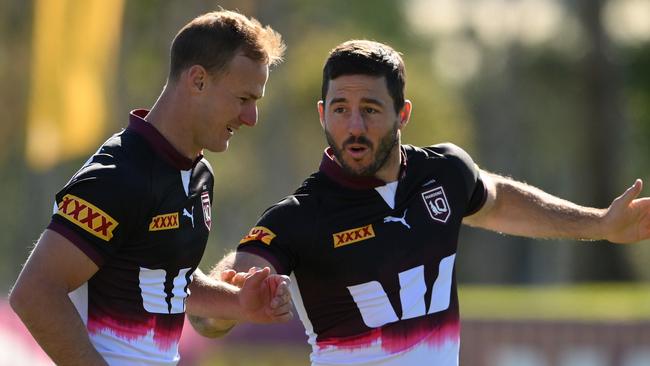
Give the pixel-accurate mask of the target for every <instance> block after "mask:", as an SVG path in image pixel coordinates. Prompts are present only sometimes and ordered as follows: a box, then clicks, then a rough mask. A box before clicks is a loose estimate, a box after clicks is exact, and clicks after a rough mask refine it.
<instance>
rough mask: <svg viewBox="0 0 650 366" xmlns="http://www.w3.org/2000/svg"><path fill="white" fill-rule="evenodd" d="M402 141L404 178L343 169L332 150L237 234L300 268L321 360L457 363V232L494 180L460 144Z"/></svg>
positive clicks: (254, 248)
mask: <svg viewBox="0 0 650 366" xmlns="http://www.w3.org/2000/svg"><path fill="white" fill-rule="evenodd" d="M401 153H402V166H401V170H400V177H399V180H398V181H396V182H391V183H385V182H382V181H379V180H377V179H375V178H355V177H350V176H349V175H346V173H345V172H344V171H343V170H342V169H341V168H340V167H339V165H337V164H336V163H335V162H334V161H333V160H332V157H331V152H329V151H326V154H325V155H324V156H323V161H322V163H321V166H320V170H319V172H317V173H314V174H313V175H311V176H310V177H309V178H308V179H307V180H305V182H304V183H303V185H302V186H301V187H300V188H299V189H298V190H297V191H296V192H295V193H294V194H293V195H291V196H289V197H287V198H286V199H284V200H283V201H281V202H279V203H278V204H276V205H274V206H273V207H271V208H269V209H268V210H267V211H266V212H265V213H264V214H263V215H262V217H261V218H260V219H259V221H258V223H257V224H256V226H255V227H254V228H253V229H251V231H250V233H249V234H248V235H247V236H246V237H244V239H242V241H241V242H240V245H239V247H238V251H242V252H249V253H253V254H257V255H260V256H262V257H264V258H265V259H267V260H268V261H269V262H270V263H272V264H273V266H274V267H275V268H276V270H277V271H278V272H279V273H283V274H290V275H291V276H292V279H293V283H292V295H293V299H294V303H295V305H296V308H297V309H298V312H299V315H300V318H301V320H302V322H303V324H304V326H305V329H306V333H307V335H308V336H309V343H310V344H311V345H312V349H313V352H312V356H311V360H312V363H313V365H343V364H345V365H417V364H427V365H444V366H447V365H457V363H458V350H459V339H460V337H459V316H458V299H457V294H456V283H455V275H454V260H455V256H456V248H457V243H458V233H459V229H460V225H461V222H462V219H463V217H464V216H467V215H470V214H472V213H474V212H476V211H478V210H479V209H480V208H481V207H482V206H483V203H484V201H485V198H486V191H485V187H484V185H483V182H482V180H481V178H480V175H479V170H478V168H477V167H476V166H475V164H474V163H473V162H472V160H471V158H470V157H469V155H467V153H465V152H464V151H463V150H461V149H460V148H459V147H457V146H455V145H452V144H440V145H435V146H431V147H424V148H418V147H414V146H410V145H402V146H401Z"/></svg>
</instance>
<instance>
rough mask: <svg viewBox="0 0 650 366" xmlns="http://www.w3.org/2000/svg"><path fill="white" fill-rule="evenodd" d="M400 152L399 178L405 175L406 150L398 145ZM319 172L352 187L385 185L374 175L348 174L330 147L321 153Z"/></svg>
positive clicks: (369, 187) (363, 187)
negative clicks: (337, 161)
mask: <svg viewBox="0 0 650 366" xmlns="http://www.w3.org/2000/svg"><path fill="white" fill-rule="evenodd" d="M400 153H401V155H402V162H401V163H400V170H399V179H400V180H401V179H402V178H404V176H405V175H406V150H405V149H404V146H400ZM318 170H320V171H321V172H323V173H324V174H325V175H327V176H328V177H329V178H330V179H332V180H333V181H335V182H336V183H338V184H340V185H342V186H344V187H348V188H352V189H372V188H375V187H381V186H384V185H386V182H384V181H383V180H381V179H379V178H375V177H357V176H354V175H350V174H348V173H347V172H346V171H345V170H343V168H341V166H340V165H339V164H337V163H336V161H334V153H333V152H332V148H331V147H328V148H326V149H325V152H324V153H323V159H322V160H321V163H320V167H319V168H318Z"/></svg>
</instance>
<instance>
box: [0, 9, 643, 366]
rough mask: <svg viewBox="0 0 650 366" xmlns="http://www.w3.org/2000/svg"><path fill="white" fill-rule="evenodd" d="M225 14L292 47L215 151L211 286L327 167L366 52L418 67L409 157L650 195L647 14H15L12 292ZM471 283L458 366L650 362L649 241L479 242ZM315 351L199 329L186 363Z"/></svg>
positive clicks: (9, 179)
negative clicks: (343, 62)
mask: <svg viewBox="0 0 650 366" xmlns="http://www.w3.org/2000/svg"><path fill="white" fill-rule="evenodd" d="M219 5H220V6H223V7H224V8H226V9H239V10H240V11H242V12H244V13H246V14H248V15H251V16H254V17H256V18H258V19H259V20H260V21H261V22H262V23H265V24H270V25H271V26H272V27H273V28H275V29H276V30H278V31H279V32H280V33H282V35H283V37H284V39H285V41H286V43H287V46H288V51H287V54H286V62H285V63H283V64H281V65H280V66H278V67H276V68H275V69H274V70H273V71H272V72H271V77H270V80H269V84H268V86H267V96H266V97H265V98H264V99H263V100H262V102H261V104H260V113H261V115H260V123H259V124H258V126H256V127H255V128H254V129H243V130H241V131H240V132H239V133H238V134H237V135H236V136H235V137H234V139H233V140H232V141H231V146H230V149H229V150H228V152H227V153H224V154H208V155H207V157H208V159H209V160H210V162H211V163H212V166H213V167H214V171H215V176H216V182H215V192H214V193H215V195H214V197H215V199H214V204H213V208H212V209H213V211H212V212H213V220H214V223H213V230H212V236H211V237H210V242H209V245H208V249H207V251H206V253H205V256H204V258H203V261H202V265H201V266H202V268H204V269H206V270H207V269H209V268H210V267H211V265H213V264H214V263H215V262H216V261H217V260H219V258H221V257H222V256H223V254H224V253H226V252H227V251H229V250H231V249H233V248H234V247H235V245H236V243H237V242H238V241H239V239H240V238H241V237H242V236H243V235H244V234H245V233H246V232H247V231H248V229H249V228H250V226H251V225H252V224H253V223H254V222H255V220H256V219H257V217H258V215H259V214H260V213H261V211H262V210H263V209H264V208H266V207H267V206H269V205H271V204H273V203H275V202H276V201H278V200H279V199H281V198H282V197H283V196H285V195H287V194H290V193H291V192H292V191H293V189H294V188H295V187H297V186H298V185H299V184H300V183H301V181H302V179H303V178H304V177H306V176H307V175H308V174H309V173H311V172H312V171H314V170H315V169H316V168H317V164H318V162H319V161H320V157H321V154H322V150H323V148H324V139H323V136H322V131H321V128H320V125H319V123H318V120H317V114H316V102H317V100H318V99H319V96H320V83H321V68H322V64H323V61H324V59H325V57H327V54H328V51H329V50H330V49H331V48H333V47H334V46H336V45H337V44H338V43H340V42H342V41H345V40H348V39H352V38H369V39H374V40H378V41H382V42H386V43H389V44H391V45H392V46H394V47H395V48H396V49H398V50H399V51H401V52H402V53H403V57H404V60H405V61H406V64H407V97H408V98H409V99H411V100H412V101H413V103H414V111H413V116H412V120H411V123H410V124H409V125H408V128H407V129H406V131H405V133H404V136H403V140H404V141H403V142H405V143H412V144H416V145H428V144H434V143H438V142H443V141H451V142H454V143H456V144H458V145H460V146H462V147H464V148H465V149H466V150H467V151H469V152H470V153H471V154H472V156H473V158H474V160H475V161H476V162H477V163H478V164H479V165H480V166H481V167H483V168H484V169H487V170H491V171H495V172H498V173H502V174H506V175H511V176H513V177H516V178H518V179H520V180H524V181H526V182H529V183H531V184H534V185H537V186H539V187H541V188H543V189H545V190H547V191H549V192H552V193H554V194H556V195H559V196H561V197H563V198H567V199H570V200H573V201H575V202H577V203H580V204H583V205H588V206H596V207H606V206H607V205H608V204H609V202H610V201H611V200H612V199H613V198H614V197H615V196H617V195H618V194H619V193H620V192H622V191H624V190H625V189H626V188H627V187H628V186H630V185H631V184H632V183H633V181H634V179H635V178H637V177H639V178H642V179H644V180H645V181H646V184H650V144H649V143H648V142H649V141H650V0H565V1H559V0H403V1H399V0H373V1H370V0H354V1H351V0H349V1H343V0H335V1H299V0H277V1H276V0H272V1H262V0H259V1H253V0H240V1H234V0H233V1H214V0H211V1H204V0H186V1H175V2H167V1H142V0H131V1H124V0H33V1H19V0H0V81H2V82H1V84H0V116H1V117H0V118H2V122H1V123H0V184H1V186H2V196H3V199H2V205H0V218H1V221H0V223H1V224H2V225H1V229H0V290H1V293H2V294H6V293H8V291H9V289H10V287H11V285H12V284H13V281H14V280H15V279H16V276H17V275H18V272H19V270H20V268H21V264H22V263H23V262H24V261H25V259H26V257H27V255H28V253H29V250H30V248H31V246H32V245H33V243H34V242H35V240H36V239H37V237H38V235H39V234H40V232H41V231H42V230H43V228H44V227H45V226H46V225H47V223H48V222H49V217H50V214H51V208H52V202H53V198H54V194H55V193H56V192H57V191H58V190H59V189H60V188H61V187H62V186H63V185H64V184H65V183H66V182H67V180H68V178H69V177H70V176H71V175H72V174H73V173H74V172H75V171H76V170H77V169H78V168H79V167H80V165H81V164H82V163H83V162H84V161H85V160H86V159H87V158H88V156H89V155H90V154H91V153H92V152H93V151H94V149H96V148H97V146H98V145H99V144H100V143H101V142H102V141H104V140H105V139H106V138H107V137H108V136H110V135H111V134H112V133H114V132H116V131H119V130H120V129H121V128H123V127H125V126H126V124H127V116H128V112H129V111H130V110H132V109H135V108H140V107H145V108H149V107H150V106H151V105H152V104H153V102H154V101H155V99H156V97H157V96H158V94H159V93H160V91H161V89H162V86H163V85H164V83H165V78H166V75H167V67H168V51H169V45H170V42H171V39H172V38H173V36H174V35H175V33H176V31H177V30H178V29H179V28H180V27H182V26H183V25H184V24H185V23H187V22H188V21H189V20H191V19H192V18H193V17H195V16H196V15H198V14H201V13H204V12H207V11H211V10H215V9H216V8H217V6H219ZM644 194H645V195H650V186H649V187H648V188H646V189H645V190H644ZM396 245H399V243H396ZM456 271H457V278H458V281H459V283H460V297H461V314H462V315H461V316H462V318H463V335H462V337H463V340H462V344H461V348H462V350H461V364H462V365H469V366H481V365H485V366H554V365H558V366H648V365H650V243H641V244H638V245H631V246H615V245H612V244H607V243H602V242H589V243H584V242H583V243H580V242H574V241H554V240H545V241H538V240H528V239H521V238H514V237H505V236H500V235H497V234H493V233H487V232H482V231H478V230H471V229H463V232H462V235H461V239H460V245H459V256H458V258H457V266H456ZM4 297H6V296H4ZM0 316H1V317H0V365H37V364H45V365H47V364H49V362H48V361H47V359H46V358H44V357H43V356H42V355H41V354H40V353H39V352H37V351H35V350H34V349H33V347H34V344H33V342H32V341H30V338H29V336H28V335H27V334H25V333H24V329H23V328H22V326H21V325H20V323H19V322H18V321H17V320H16V318H15V317H14V316H13V315H12V314H11V311H10V310H9V308H8V306H7V304H6V300H3V296H0ZM305 344H306V337H305V336H304V331H303V329H302V328H301V326H300V324H298V323H297V322H293V323H291V324H289V325H286V326H257V327H255V326H252V327H251V326H243V327H239V328H238V329H236V330H235V331H234V332H233V333H232V334H230V335H229V336H227V337H226V338H225V339H223V340H217V341H208V340H204V339H201V338H200V337H199V336H197V335H196V334H195V333H193V331H192V330H190V329H187V330H186V331H185V332H184V340H183V344H182V354H181V356H182V358H184V361H182V363H181V364H182V365H305V364H308V358H307V357H308V356H307V354H308V348H307V347H306V345H305Z"/></svg>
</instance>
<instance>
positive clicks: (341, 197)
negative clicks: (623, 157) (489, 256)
mask: <svg viewBox="0 0 650 366" xmlns="http://www.w3.org/2000/svg"><path fill="white" fill-rule="evenodd" d="M404 82H405V74H404V63H403V61H402V58H401V57H400V55H399V53H397V52H396V51H395V50H393V49H392V48H391V47H389V46H387V45H385V44H381V43H377V42H372V41H365V40H354V41H348V42H345V43H343V44H341V45H339V46H337V47H336V48H334V50H333V51H332V52H331V53H330V56H329V58H328V59H327V62H326V63H325V67H324V70H323V89H322V100H321V101H320V102H318V113H319V116H320V122H321V125H322V127H323V129H324V131H325V136H326V138H327V142H328V144H329V147H328V148H327V149H326V150H325V153H324V154H323V158H322V162H321V164H320V168H319V170H318V172H316V173H314V174H312V175H311V176H310V177H308V178H307V179H306V180H305V181H304V183H303V184H302V186H301V187H300V188H298V189H297V190H296V191H295V193H294V194H292V195H291V196H289V197H286V198H285V199H284V200H282V201H280V202H279V203H277V204H275V205H274V206H272V207H270V208H269V209H267V210H266V211H265V212H264V213H263V214H262V216H261V218H260V219H259V221H258V222H257V224H256V225H255V226H254V227H253V228H252V229H251V230H250V232H249V233H248V235H246V236H245V237H244V238H243V239H242V240H241V242H240V244H239V247H238V249H237V252H236V254H234V253H233V254H230V255H228V256H227V257H226V258H224V259H223V260H222V261H221V262H220V263H219V264H218V265H217V267H216V268H215V270H213V274H212V275H214V276H222V277H223V278H227V279H229V280H232V282H233V283H237V277H238V276H241V274H235V273H234V271H233V270H232V269H234V270H237V271H243V270H245V269H246V268H249V267H251V266H259V267H264V266H270V267H271V268H272V269H274V270H275V271H277V273H281V274H285V275H290V276H291V278H292V282H291V286H290V288H291V292H292V297H293V301H294V304H295V306H296V308H297V310H298V313H299V315H300V319H301V320H302V322H303V324H304V326H305V329H306V333H307V335H308V337H309V339H308V342H309V343H310V344H311V346H312V350H313V352H312V354H311V362H312V365H367V366H371V365H372V366H380V365H381V366H403V365H436V366H449V365H457V364H458V354H459V341H460V336H459V313H458V297H457V293H456V280H455V275H454V263H455V257H456V252H457V244H458V233H459V229H460V225H461V224H463V223H464V224H468V225H472V226H476V227H481V228H485V229H489V230H494V231H498V232H502V233H507V234H513V235H522V236H529V237H541V238H576V239H584V240H597V239H606V240H609V241H611V242H616V243H630V242H636V241H639V240H642V239H645V238H648V237H650V199H649V198H642V199H636V197H637V196H638V195H639V193H640V191H641V187H642V182H641V181H640V180H637V181H636V182H635V183H634V184H633V185H632V187H630V188H629V189H628V190H626V191H625V192H624V193H623V194H622V195H621V196H620V197H618V198H616V199H615V200H614V201H613V202H612V204H611V206H610V207H609V208H607V209H596V208H588V207H582V206H578V205H576V204H574V203H571V202H568V201H565V200H562V199H559V198H557V197H554V196H551V195H549V194H547V193H545V192H542V191H541V190H539V189H537V188H534V187H532V186H529V185H526V184H524V183H520V182H516V181H514V180H511V179H509V178H505V177H502V176H499V175H497V174H493V173H489V172H487V171H485V170H483V169H480V168H479V167H477V165H476V164H474V162H473V161H472V159H471V158H470V156H469V155H468V154H467V153H466V152H465V151H463V150H462V149H461V148H460V147H458V146H455V145H453V144H450V143H444V144H438V145H432V146H426V147H416V146H412V145H405V144H402V143H401V140H400V136H401V131H402V129H403V128H404V127H405V126H406V124H407V123H408V121H409V117H410V114H411V108H412V106H411V102H410V101H408V100H405V99H404ZM192 324H193V325H194V326H195V328H196V329H197V330H199V331H201V332H203V333H206V334H207V333H208V332H209V331H216V330H217V329H215V328H214V326H212V328H211V324H210V322H209V321H203V320H201V319H193V321H192ZM230 325H232V324H230Z"/></svg>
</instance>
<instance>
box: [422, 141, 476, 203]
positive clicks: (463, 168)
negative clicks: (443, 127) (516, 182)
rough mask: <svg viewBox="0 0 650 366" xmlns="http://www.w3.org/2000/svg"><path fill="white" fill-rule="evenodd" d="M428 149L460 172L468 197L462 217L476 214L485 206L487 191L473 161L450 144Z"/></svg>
mask: <svg viewBox="0 0 650 366" xmlns="http://www.w3.org/2000/svg"><path fill="white" fill-rule="evenodd" d="M430 149H434V150H436V151H437V152H439V153H442V154H443V155H444V156H445V158H446V159H448V160H449V161H450V162H451V163H452V164H453V165H454V166H455V168H456V170H457V171H458V172H460V176H461V179H462V183H463V188H464V189H465V192H466V193H467V197H468V200H467V206H466V209H465V213H464V216H470V215H472V214H474V213H476V212H478V211H479V210H480V209H481V208H482V207H483V205H484V204H485V200H486V199H487V190H486V187H485V184H484V183H483V180H482V179H481V170H480V169H479V167H478V166H477V165H476V163H474V160H472V158H471V157H470V156H469V154H468V153H467V152H465V150H463V149H461V148H460V147H458V146H457V145H454V144H451V143H444V144H439V145H434V146H431V147H430Z"/></svg>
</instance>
